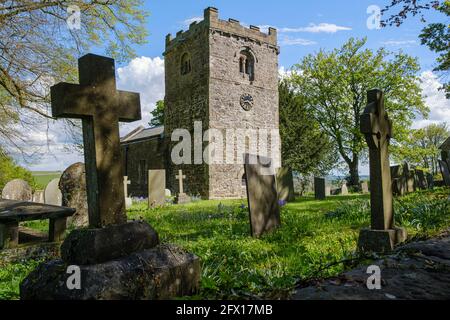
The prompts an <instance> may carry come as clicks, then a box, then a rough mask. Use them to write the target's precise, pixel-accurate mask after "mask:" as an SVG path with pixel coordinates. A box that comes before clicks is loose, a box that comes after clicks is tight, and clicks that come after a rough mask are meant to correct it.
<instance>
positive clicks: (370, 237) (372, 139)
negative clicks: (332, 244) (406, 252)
mask: <svg viewBox="0 0 450 320" xmlns="http://www.w3.org/2000/svg"><path fill="white" fill-rule="evenodd" d="M360 129H361V133H363V134H364V136H365V140H366V143H367V145H368V146H369V168H370V189H371V192H370V211H371V228H370V229H363V230H361V232H360V235H359V240H358V248H359V250H361V251H374V252H389V251H391V250H393V248H394V246H395V245H396V244H398V243H400V242H403V241H405V240H406V230H405V229H403V228H395V226H394V207H393V195H392V180H391V168H390V165H389V142H390V139H391V138H392V122H391V120H390V119H389V116H388V115H387V113H386V111H385V109H384V95H383V92H382V91H380V90H371V91H369V92H368V94H367V106H366V108H365V109H364V112H363V114H362V115H361V127H360Z"/></svg>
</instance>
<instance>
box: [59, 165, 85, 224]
mask: <svg viewBox="0 0 450 320" xmlns="http://www.w3.org/2000/svg"><path fill="white" fill-rule="evenodd" d="M59 189H60V190H61V195H62V205H63V206H64V207H69V208H74V209H75V210H76V212H75V214H74V215H73V216H72V217H70V218H69V219H68V221H67V223H68V225H69V226H72V227H75V228H83V227H87V226H88V225H89V215H88V199H87V193H86V170H85V166H84V164H83V163H81V162H78V163H74V164H72V165H71V166H69V167H68V168H67V169H66V170H64V172H63V174H62V175H61V178H60V179H59Z"/></svg>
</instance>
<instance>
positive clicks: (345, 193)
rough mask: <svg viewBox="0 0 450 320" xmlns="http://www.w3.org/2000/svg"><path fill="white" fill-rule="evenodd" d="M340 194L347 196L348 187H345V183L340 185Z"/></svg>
mask: <svg viewBox="0 0 450 320" xmlns="http://www.w3.org/2000/svg"><path fill="white" fill-rule="evenodd" d="M341 195H343V196H348V187H347V183H345V182H344V183H343V184H342V187H341Z"/></svg>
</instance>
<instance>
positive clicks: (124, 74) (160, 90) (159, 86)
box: [117, 57, 164, 135]
mask: <svg viewBox="0 0 450 320" xmlns="http://www.w3.org/2000/svg"><path fill="white" fill-rule="evenodd" d="M117 75H118V79H117V87H118V89H120V90H127V91H133V92H138V93H140V96H141V112H142V120H141V121H138V122H132V123H130V124H123V125H122V126H121V134H122V135H123V134H126V133H127V131H130V130H132V129H133V128H135V127H137V126H138V125H141V124H142V125H144V126H147V125H148V122H149V121H150V119H151V114H150V112H151V111H153V110H154V108H155V106H156V102H157V101H158V100H162V99H164V60H163V59H161V58H160V57H155V58H149V57H139V58H135V59H133V60H132V61H131V62H130V63H129V64H128V65H127V66H125V67H123V68H119V69H118V70H117Z"/></svg>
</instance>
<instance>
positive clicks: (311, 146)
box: [279, 78, 336, 176]
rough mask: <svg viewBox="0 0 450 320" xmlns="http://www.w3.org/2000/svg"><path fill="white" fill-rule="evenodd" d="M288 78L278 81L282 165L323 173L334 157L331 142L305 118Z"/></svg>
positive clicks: (305, 115) (302, 108)
mask: <svg viewBox="0 0 450 320" xmlns="http://www.w3.org/2000/svg"><path fill="white" fill-rule="evenodd" d="M289 80H290V79H288V78H287V79H284V80H282V81H280V83H279V97H280V102H279V104H280V135H281V159H282V162H283V165H284V166H288V167H291V168H292V169H293V170H294V171H296V172H299V173H301V174H302V175H303V176H306V175H308V174H325V173H327V172H328V171H329V170H330V169H331V168H332V167H333V164H334V163H335V160H336V158H335V155H336V153H335V152H334V151H333V149H332V146H333V145H332V143H331V141H330V139H329V138H328V137H327V136H326V135H325V134H324V133H323V132H322V131H321V130H320V126H319V124H318V123H317V122H316V121H315V120H314V119H311V118H310V117H309V115H308V110H307V108H306V106H305V104H304V102H303V96H302V95H301V94H300V93H297V92H295V90H294V89H293V87H292V85H291V83H290V82H289Z"/></svg>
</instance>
